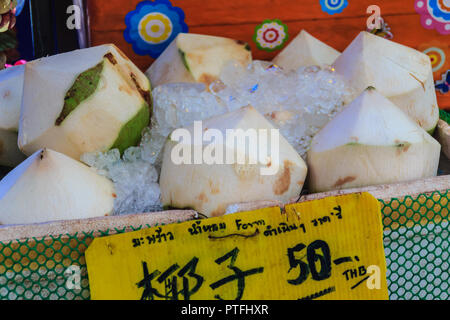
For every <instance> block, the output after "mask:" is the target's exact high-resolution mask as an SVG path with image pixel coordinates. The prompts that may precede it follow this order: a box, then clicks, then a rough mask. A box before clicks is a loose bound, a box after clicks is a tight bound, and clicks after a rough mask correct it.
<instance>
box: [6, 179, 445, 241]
mask: <svg viewBox="0 0 450 320" xmlns="http://www.w3.org/2000/svg"><path fill="white" fill-rule="evenodd" d="M449 189H450V175H446V176H438V177H433V178H428V179H423V180H417V181H412V182H406V183H395V184H386V185H379V186H371V187H365V188H355V189H345V190H337V191H329V192H323V193H315V194H309V195H303V196H301V197H300V199H298V198H296V199H292V200H291V201H289V203H296V202H303V201H311V200H317V199H322V198H326V197H330V196H339V195H345V194H349V193H355V192H369V193H370V194H372V195H373V196H374V197H375V198H377V199H381V200H385V201H389V200H390V199H392V198H402V197H405V196H408V195H409V196H412V197H414V196H417V195H419V194H429V193H432V192H434V191H441V192H445V191H446V190H449ZM277 206H278V207H283V204H282V203H281V202H279V201H255V202H246V203H238V204H234V205H232V206H229V208H230V207H232V212H243V211H253V210H257V209H262V208H268V207H277ZM197 217H198V214H197V212H195V211H192V210H173V211H163V212H154V213H143V214H132V215H122V216H110V217H100V218H92V219H81V220H68V221H58V222H49V223H41V224H32V225H17V226H0V241H2V242H5V241H11V240H21V239H28V238H33V237H35V238H38V239H39V238H44V237H47V236H57V235H65V234H75V233H82V232H86V233H89V232H94V233H95V232H98V231H105V230H107V229H110V230H114V228H117V229H123V228H125V227H130V226H133V227H138V226H145V225H147V224H148V225H155V224H162V223H164V224H170V223H176V222H179V221H180V222H182V221H188V220H192V219H194V218H197ZM131 230H132V229H131V228H128V229H127V230H126V231H131Z"/></svg>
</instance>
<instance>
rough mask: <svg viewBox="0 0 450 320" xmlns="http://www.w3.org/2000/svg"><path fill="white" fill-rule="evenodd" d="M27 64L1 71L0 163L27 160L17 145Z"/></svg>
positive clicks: (14, 162)
mask: <svg viewBox="0 0 450 320" xmlns="http://www.w3.org/2000/svg"><path fill="white" fill-rule="evenodd" d="M24 70H25V66H23V65H20V66H15V67H11V68H7V69H4V70H1V71H0V165H3V166H9V167H14V166H16V165H18V164H19V163H21V162H22V161H23V160H25V155H24V154H23V153H22V152H20V150H19V147H18V146H17V130H18V127H19V116H20V106H21V104H22V92H23V90H22V89H23V74H24Z"/></svg>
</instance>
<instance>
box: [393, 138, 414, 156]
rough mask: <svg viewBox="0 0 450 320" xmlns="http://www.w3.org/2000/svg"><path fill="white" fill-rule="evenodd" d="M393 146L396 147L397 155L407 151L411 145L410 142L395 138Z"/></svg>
mask: <svg viewBox="0 0 450 320" xmlns="http://www.w3.org/2000/svg"><path fill="white" fill-rule="evenodd" d="M394 142H395V146H396V147H397V156H399V155H401V154H402V153H404V152H408V149H409V147H411V143H409V142H404V141H399V140H395V141H394Z"/></svg>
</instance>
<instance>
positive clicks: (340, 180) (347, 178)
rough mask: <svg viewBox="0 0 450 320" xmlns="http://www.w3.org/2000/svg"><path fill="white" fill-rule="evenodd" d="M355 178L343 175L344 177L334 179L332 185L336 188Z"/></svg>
mask: <svg viewBox="0 0 450 320" xmlns="http://www.w3.org/2000/svg"><path fill="white" fill-rule="evenodd" d="M355 180H356V177H353V176H348V177H345V178H341V179H339V180H338V181H336V183H335V184H334V187H335V188H338V187H341V186H343V185H344V184H346V183H349V182H352V181H355Z"/></svg>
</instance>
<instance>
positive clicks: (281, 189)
mask: <svg viewBox="0 0 450 320" xmlns="http://www.w3.org/2000/svg"><path fill="white" fill-rule="evenodd" d="M291 166H292V162H290V161H289V160H284V168H283V172H282V173H281V175H280V177H279V178H278V179H277V180H276V181H275V183H274V185H273V193H275V194H276V195H278V196H279V195H282V194H283V193H285V192H286V191H288V190H289V186H290V185H291Z"/></svg>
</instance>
